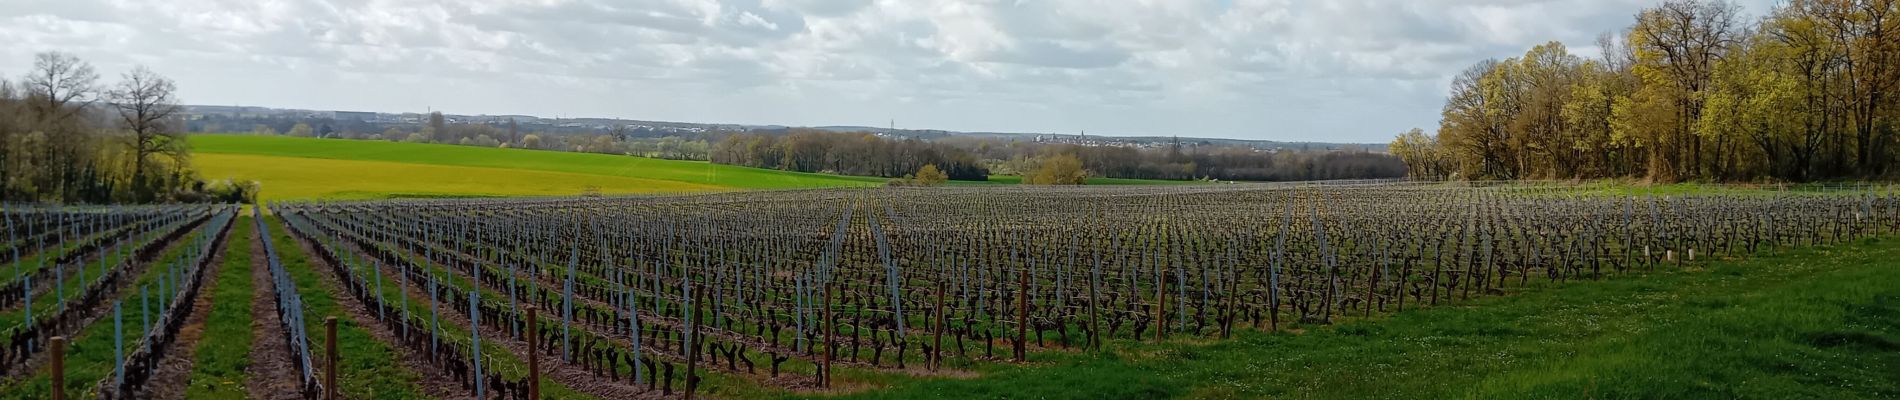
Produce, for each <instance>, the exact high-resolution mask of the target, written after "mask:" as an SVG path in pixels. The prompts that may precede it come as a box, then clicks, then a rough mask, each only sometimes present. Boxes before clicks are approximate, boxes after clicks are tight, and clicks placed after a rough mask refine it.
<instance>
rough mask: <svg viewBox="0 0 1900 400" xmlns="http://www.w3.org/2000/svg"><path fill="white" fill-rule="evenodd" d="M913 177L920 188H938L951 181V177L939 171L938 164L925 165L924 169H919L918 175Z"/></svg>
mask: <svg viewBox="0 0 1900 400" xmlns="http://www.w3.org/2000/svg"><path fill="white" fill-rule="evenodd" d="M913 176H914V178H912V179H913V180H915V181H916V182H917V184H918V185H920V186H937V185H942V184H943V183H944V182H948V181H950V175H948V174H945V173H943V170H940V169H937V165H936V164H924V166H923V167H921V168H917V173H916V174H914V175H913Z"/></svg>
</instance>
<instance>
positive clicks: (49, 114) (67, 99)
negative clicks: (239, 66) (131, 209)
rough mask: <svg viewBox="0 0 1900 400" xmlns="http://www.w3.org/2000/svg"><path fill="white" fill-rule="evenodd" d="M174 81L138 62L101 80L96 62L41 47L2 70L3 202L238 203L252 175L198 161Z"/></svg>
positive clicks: (248, 193) (250, 191) (248, 192)
mask: <svg viewBox="0 0 1900 400" xmlns="http://www.w3.org/2000/svg"><path fill="white" fill-rule="evenodd" d="M176 89H177V88H176V85H175V84H173V83H172V81H171V80H170V79H167V78H165V77H163V76H160V75H158V74H157V73H154V72H152V71H151V70H148V69H145V68H144V67H137V68H134V69H132V70H131V71H129V72H126V73H125V74H124V75H121V76H120V78H119V81H118V82H116V83H113V84H111V85H110V86H103V87H102V86H100V83H99V74H98V72H96V71H95V70H94V69H93V67H92V65H91V64H88V63H86V62H85V61H82V60H80V59H79V58H78V57H75V56H73V55H71V54H66V53H58V52H51V53H40V54H38V55H36V56H35V57H34V60H33V67H32V69H31V70H30V71H29V72H28V73H27V75H26V76H24V77H22V78H20V80H19V81H17V83H16V82H14V81H9V80H7V79H5V78H0V201H6V202H15V201H21V202H58V203H94V204H104V203H150V202H173V201H189V202H196V201H225V202H241V201H246V200H249V199H251V198H253V197H254V195H255V193H256V187H257V186H256V184H255V183H232V182H229V181H219V182H205V181H203V180H201V179H199V178H198V176H197V174H196V173H195V172H194V171H193V170H192V169H191V161H190V159H191V154H190V151H189V150H188V147H187V145H186V143H185V140H184V137H183V136H182V135H181V134H180V133H179V132H180V130H179V129H178V128H179V127H180V126H182V119H183V118H182V115H181V114H180V108H179V106H178V99H177V98H176V95H175V92H176Z"/></svg>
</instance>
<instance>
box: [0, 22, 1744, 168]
mask: <svg viewBox="0 0 1900 400" xmlns="http://www.w3.org/2000/svg"><path fill="white" fill-rule="evenodd" d="M1766 1H1768V0H1752V2H1754V3H1765V2H1766ZM1651 3H1652V0H1607V1H1604V0H1532V1H1509V0H1436V1H1402V0H1328V1H1305V0H631V1H615V0H483V1H457V0H329V1H324V0H0V43H8V45H7V46H0V73H4V74H6V75H7V76H17V74H19V73H21V72H24V69H25V68H27V67H28V66H29V65H30V63H31V62H30V59H31V56H32V53H34V52H39V51H46V50H63V51H70V52H74V53H77V54H79V55H80V56H82V57H84V58H86V59H88V60H91V61H92V62H94V63H95V64H97V65H98V66H99V67H100V69H101V70H102V71H104V72H108V73H116V72H117V71H122V70H125V69H129V68H130V67H131V66H132V65H133V64H146V65H148V66H150V67H152V68H154V69H155V70H157V71H159V72H161V73H164V74H167V75H170V76H172V77H174V78H176V79H178V80H179V81H180V82H179V83H180V86H181V90H182V93H183V95H184V98H185V100H186V101H188V102H193V103H212V104H255V105H269V106H287V107H304V108H325V109H349V110H385V111H413V110H420V109H423V108H425V107H427V108H434V109H438V110H448V111H450V112H461V113H531V114H542V115H567V116H582V115H586V116H610V117H628V118H643V119H660V120H681V121H700V122H742V123H776V124H799V125H834V124H863V125H881V124H882V121H886V120H889V119H892V118H895V119H897V120H898V123H899V125H901V126H905V127H915V128H939V129H957V130H995V131H1060V132H1073V131H1078V130H1088V131H1090V132H1097V133H1111V134H1153V135H1169V134H1181V135H1188V136H1224V137H1245V138H1263V139H1280V140H1332V141H1384V140H1386V139H1387V138H1389V136H1390V135H1391V134H1393V133H1396V132H1399V131H1402V130H1404V129H1407V128H1410V127H1413V126H1422V127H1431V126H1434V125H1435V124H1436V118H1437V111H1438V107H1439V105H1440V103H1441V102H1442V98H1443V91H1444V90H1445V82H1447V81H1448V78H1447V77H1449V76H1450V75H1451V74H1454V73H1456V72H1457V71H1458V70H1459V69H1462V68H1463V67H1464V66H1466V65H1469V64H1470V63H1472V62H1476V61H1478V60H1479V59H1482V58H1487V57H1508V56H1512V55H1515V54H1519V53H1521V52H1523V51H1525V50H1527V49H1529V47H1530V46H1532V45H1534V44H1536V43H1541V42H1544V41H1548V40H1564V41H1566V42H1567V43H1570V44H1572V48H1576V49H1582V48H1587V47H1588V44H1589V41H1590V39H1592V38H1593V37H1594V36H1595V35H1596V34H1598V33H1600V32H1604V31H1609V30H1614V29H1619V28H1621V27H1623V26H1626V25H1627V24H1628V23H1629V20H1630V15H1632V14H1633V13H1635V12H1636V10H1637V9H1639V8H1641V7H1644V6H1647V5H1649V4H1651ZM1748 6H1749V7H1750V8H1751V11H1753V12H1756V13H1760V12H1763V11H1765V9H1766V5H1765V4H1749V5H1748Z"/></svg>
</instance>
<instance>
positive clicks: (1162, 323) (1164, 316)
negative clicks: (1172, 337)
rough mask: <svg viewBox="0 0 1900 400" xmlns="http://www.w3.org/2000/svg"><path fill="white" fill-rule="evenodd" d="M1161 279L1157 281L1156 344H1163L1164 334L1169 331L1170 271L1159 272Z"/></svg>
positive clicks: (1162, 270)
mask: <svg viewBox="0 0 1900 400" xmlns="http://www.w3.org/2000/svg"><path fill="white" fill-rule="evenodd" d="M1157 273H1158V274H1159V275H1157V276H1160V278H1157V279H1156V280H1155V316H1154V319H1155V343H1161V340H1162V339H1165V338H1163V337H1162V335H1161V333H1162V332H1167V331H1168V278H1167V276H1168V270H1167V269H1166V268H1163V269H1161V270H1160V271H1158V272H1157Z"/></svg>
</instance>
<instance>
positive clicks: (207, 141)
mask: <svg viewBox="0 0 1900 400" xmlns="http://www.w3.org/2000/svg"><path fill="white" fill-rule="evenodd" d="M190 141H191V146H192V151H193V152H194V153H196V154H198V155H200V157H202V155H213V154H224V155H242V156H270V157H294V158H314V159H325V160H345V161H381V162H390V163H404V164H422V165H434V166H455V167H476V168H495V169H505V170H520V171H541V172H553V173H565V174H574V175H585V176H598V177H614V178H626V179H636V180H646V181H667V182H672V184H675V185H678V184H691V186H686V187H687V189H672V188H666V189H662V190H659V191H695V190H704V189H694V188H693V187H712V188H726V189H784V188H810V187H839V186H874V185H878V184H882V183H884V181H885V180H884V179H882V178H870V177H852V176H837V175H824V174H810V173H798V172H785V171H774V170H766V169H758V168H746V167H737V166H730V165H718V164H712V163H708V162H701V161H675V160H661V159H653V158H643V157H631V156H618V155H607V154H590V153H574V152H562V151H539V150H521V149H501V148H487V147H473V146H455V145H442V144H415V143H396V142H385V141H369V140H338V139H308V138H291V137H281V136H252V135H193V136H191V137H190ZM199 163H200V164H202V161H200V162H199ZM226 164H227V165H200V168H202V169H204V173H203V174H204V177H205V178H210V179H218V178H223V177H227V176H234V175H232V174H234V173H238V172H242V171H244V170H245V168H250V167H259V166H260V165H228V164H230V163H226ZM385 166H386V165H385ZM374 167H375V166H359V168H374ZM319 168H320V167H319ZM328 172H330V173H342V174H343V175H351V174H356V173H362V172H367V171H365V170H363V169H357V168H352V169H344V170H332V171H328ZM477 172H481V171H477ZM569 178H573V177H571V176H570V177H569ZM573 179H578V178H573ZM294 184H296V183H295V182H269V181H266V182H264V185H265V186H264V187H265V190H266V192H269V191H270V190H271V188H273V187H274V186H282V185H294ZM602 190H603V191H610V190H612V188H610V187H606V186H603V187H602ZM405 192H416V193H423V194H440V193H456V192H436V191H431V190H430V188H429V187H427V186H421V187H416V188H415V189H412V190H409V191H405ZM575 193H578V192H575ZM495 194H512V193H495Z"/></svg>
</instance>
